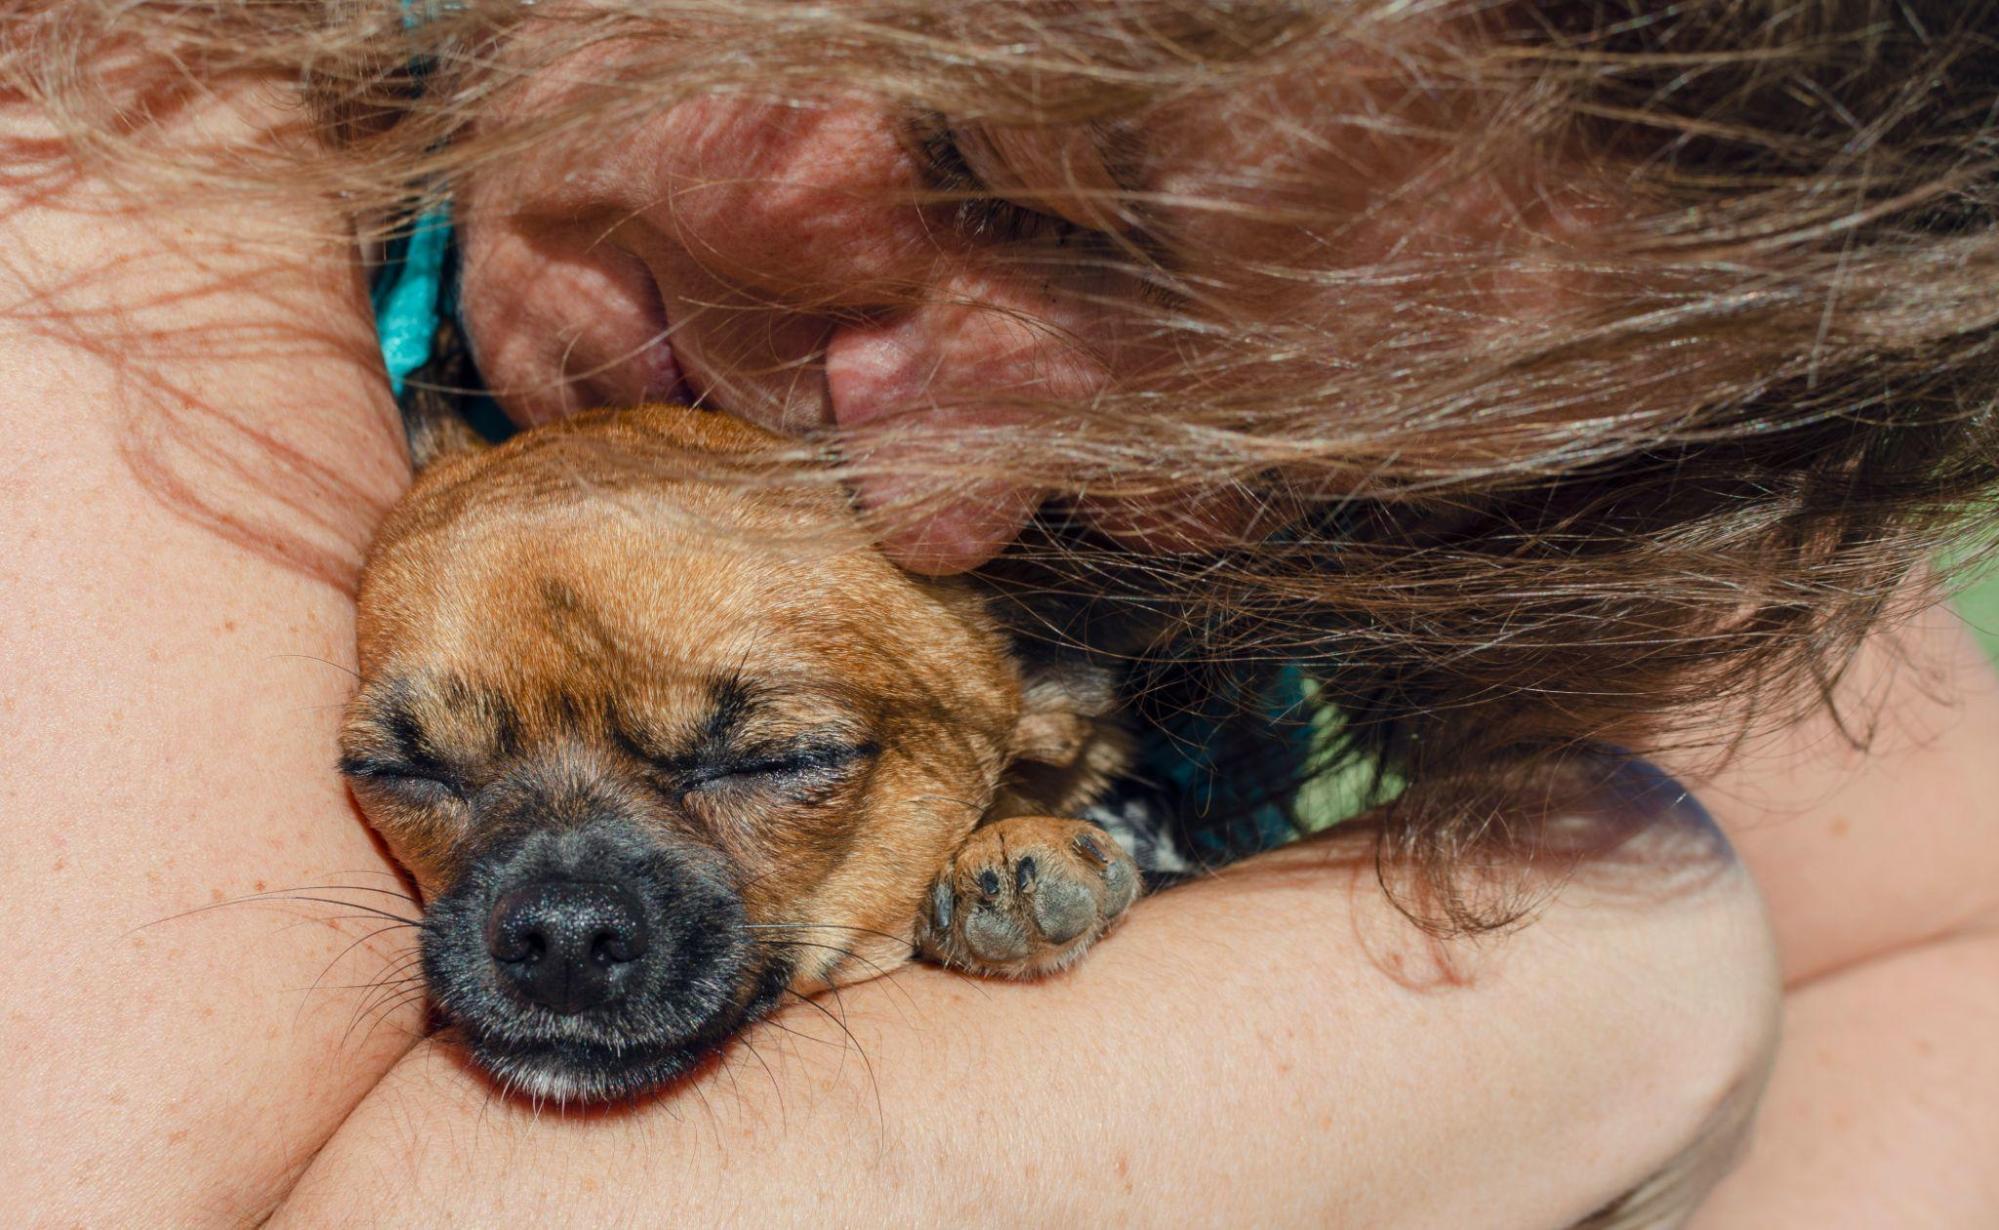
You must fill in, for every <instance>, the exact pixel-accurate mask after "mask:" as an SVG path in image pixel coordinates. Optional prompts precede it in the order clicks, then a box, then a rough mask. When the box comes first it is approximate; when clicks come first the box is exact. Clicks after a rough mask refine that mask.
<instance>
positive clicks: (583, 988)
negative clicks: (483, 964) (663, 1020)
mask: <svg viewBox="0 0 1999 1230" xmlns="http://www.w3.org/2000/svg"><path fill="white" fill-rule="evenodd" d="M646 943H647V936H646V923H645V913H644V911H643V910H641V909H640V908H639V904H638V902H637V901H635V900H633V899H632V896H631V894H630V893H627V892H625V891H624V890H623V889H621V888H618V887H615V886H613V885H610V884H594V883H586V882H581V881H576V880H542V881H538V882H536V883H533V884H528V885H525V886H523V887H521V888H516V889H514V890H513V891H511V892H509V893H506V894H504V895H503V896H501V898H500V899H499V900H498V901H497V902H495V903H494V905H493V912H492V914H490V915H489V916H488V917H487V919H486V951H487V952H489V953H491V954H492V957H493V964H494V965H496V966H497V967H499V971H500V977H501V979H502V981H504V982H507V983H509V984H510V985H512V986H513V987H514V988H515V989H516V990H518V991H519V992H520V993H521V994H522V995H524V996H526V997H527V998H528V999H530V1000H532V1001H533V1002H535V1003H537V1004H540V1005H541V1006H542V1007H544V1008H547V1009H549V1010H550V1011H553V1012H561V1013H577V1012H585V1011H588V1010H589V1009H591V1008H596V1007H601V1006H602V1005H604V1004H607V1003H611V1002H613V1001H615V1000H617V999H620V998H622V997H623V996H624V994H625V992H626V990H627V988H628V987H629V985H630V984H631V983H632V982H633V981H634V980H635V978H636V975H637V971H638V966H639V961H640V958H642V957H644V956H645V954H646Z"/></svg>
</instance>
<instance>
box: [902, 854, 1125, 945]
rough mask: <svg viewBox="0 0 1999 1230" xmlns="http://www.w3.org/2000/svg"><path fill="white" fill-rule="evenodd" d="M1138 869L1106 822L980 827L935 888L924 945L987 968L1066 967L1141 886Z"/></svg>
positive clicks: (920, 930)
mask: <svg viewBox="0 0 1999 1230" xmlns="http://www.w3.org/2000/svg"><path fill="white" fill-rule="evenodd" d="M1138 888H1139V877H1138V869H1137V867H1136V866H1135V865H1134V864H1133V863H1132V861H1131V857H1130V856H1129V855H1127V854H1126V853H1125V852H1124V849H1123V847H1121V846H1119V845H1118V844H1117V843H1116V842H1114V841H1112V840H1111V839H1110V838H1109V837H1108V836H1107V835H1106V834H1105V833H1104V832H1103V830H1102V829H1099V828H1097V827H1096V826H1094V825H1090V824H1085V823H1083V822H1082V821H1080V820H1057V819H1052V818H1050V817H1046V816H1016V817H1014V818H1012V819H1008V820H999V821H995V822H994V823H992V824H989V825H986V826H985V827H984V828H981V829H978V830H977V831H975V832H974V833H973V834H972V835H971V837H970V838H968V839H967V840H966V842H965V844H964V846H963V847H962V848H961V849H960V850H959V851H958V853H957V854H956V855H955V856H953V858H952V860H951V863H950V865H949V866H948V867H946V868H945V869H944V872H943V874H942V875H941V876H939V877H938V880H937V883H936V884H935V885H934V886H933V887H932V889H931V892H930V903H929V909H928V911H927V917H925V918H923V919H921V920H920V921H919V925H918V927H917V934H918V945H919V947H920V948H921V949H922V950H923V953H924V955H926V956H928V957H930V958H932V959H934V960H937V961H941V962H942V963H944V964H946V965H951V966H956V967H958V968H960V969H968V970H972V971H974V972H977V973H982V974H1000V975H1014V976H1025V975H1032V974H1040V973H1046V972H1048V971H1050V970H1056V969H1061V968H1062V967H1063V966H1065V965H1068V964H1069V963H1070V962H1072V961H1074V960H1075V959H1076V958H1077V957H1080V956H1081V955H1082V954H1083V952H1084V950H1085V949H1087V948H1088V947H1089V946H1090V945H1091V944H1093V943H1095V942H1096V940H1097V939H1098V938H1100V937H1101V936H1102V935H1103V934H1104V933H1105V932H1106V931H1108V930H1109V929H1110V928H1111V926H1112V925H1113V924H1115V923H1116V922H1117V920H1118V919H1119V918H1120V917H1122V916H1123V914H1124V912H1125V910H1126V909H1127V908H1128V907H1129V906H1130V905H1131V903H1132V901H1133V900H1134V899H1135V898H1136V897H1137V896H1138Z"/></svg>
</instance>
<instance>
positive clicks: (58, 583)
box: [0, 86, 418, 1225]
mask: <svg viewBox="0 0 1999 1230" xmlns="http://www.w3.org/2000/svg"><path fill="white" fill-rule="evenodd" d="M294 117H295V112H294V111H293V110H292V109H291V108H290V107H289V106H288V105H286V104H284V103H283V102H282V101H281V100H279V99H278V97H277V96H276V94H275V93H270V94H266V93H264V92H262V91H261V90H258V89H256V88H255V87H254V86H251V87H246V88H245V89H244V90H242V91H237V90H234V89H230V90H227V91H225V93H224V94H222V95H208V96H204V97H198V98H195V99H192V100H190V101H189V102H188V104H187V106H186V108H185V109H184V110H180V111H178V112H175V113H173V114H171V115H169V114H166V113H164V112H156V113H155V118H156V119H157V120H158V121H159V122H160V123H161V124H162V125H163V129H162V132H161V133H160V140H161V141H162V142H163V143H166V144H167V145H168V146H170V147H176V148H187V149H189V150H192V149H194V148H196V147H204V148H209V147H213V145H215V144H217V143H223V144H231V143H234V144H240V145H242V146H243V147H245V148H257V147H259V146H261V145H262V144H263V143H264V142H266V141H268V140H277V139H281V138H282V137H283V135H284V134H285V133H286V132H287V131H288V129H289V126H290V125H291V123H292V122H293V119H294ZM176 143H178V144H176ZM0 164H4V166H5V167H6V172H5V175H4V177H0V301H4V303H5V310H4V312H0V376H4V378H0V407H4V411H0V422H4V423H5V424H6V426H7V433H6V454H7V461H6V463H5V467H4V478H0V526H4V529H0V539H4V542H5V546H6V549H5V551H4V553H0V593H4V594H5V595H6V597H5V600H4V601H0V748H4V753H0V764H4V769H0V816H4V817H5V823H4V824H0V920H4V926H5V928H6V932H7V934H8V936H9V951H10V952H12V953H13V954H14V961H13V962H11V963H10V965H11V973H10V976H9V977H8V979H7V982H6V986H5V989H4V990H0V1052H4V1053H5V1054H6V1055H7V1057H8V1059H7V1064H8V1068H7V1074H6V1078H5V1079H4V1080H0V1123H4V1125H5V1126H4V1128H0V1137H5V1139H7V1140H8V1141H9V1144H8V1145H7V1147H6V1148H4V1149H0V1175H4V1177H5V1180H6V1183H5V1186H6V1188H7V1191H8V1193H9V1197H8V1198H9V1202H10V1208H11V1209H12V1210H14V1212H13V1213H12V1214H10V1216H13V1217H18V1216H26V1217H28V1218H29V1220H31V1221H33V1222H35V1223H37V1224H94V1225H115V1224H124V1225H131V1224H155V1225H169V1224H171V1225H200V1224H241V1223H244V1222H249V1221H253V1220H255V1219H256V1218H258V1217H259V1216H261V1215H262V1213H263V1212H264V1211H266V1210H268V1209H269V1207H270V1206H271V1205H272V1204H273V1203H274V1202H275V1201H276V1200H277V1199H278V1198H279V1196H280V1195H281V1194H282V1193H283V1192H284V1191H285V1190H286V1189H288V1187H289V1186H290V1184H291V1182H292V1179H293V1178H294V1176H295V1175H296V1173H297V1171H298V1169H299V1168H300V1167H302V1166H303V1164H304V1163H305V1161H306V1160H308V1159H309V1158H310V1156H311V1154H312V1152H313V1151H314V1150H315V1149H316V1148H317V1147H318V1145H319V1144H320V1142H321V1141H323V1140H324V1139H325V1138H326V1136H327V1135H328V1134H330V1133H331V1132H332V1130H333V1128H334V1126H335V1125H337V1124H338V1123H339V1122H340V1120H341V1118H342V1117H343V1116H344V1115H345V1114H346V1113H347V1112H348V1110H349V1109H350V1108H351V1107H352V1106H353V1105H354V1103H355V1102H356V1101H357V1100H358V1099H359V1098H360V1096H361V1095H362V1093H363V1092H364V1091H365V1090H366V1089H367V1088H368V1086H370V1085H371V1084H372V1083H373V1082H374V1081H375V1079H376V1078H377V1077H379V1075H380V1074H381V1073H382V1072H383V1071H384V1070H386V1069H387V1067H388V1066H389V1064H390V1063H391V1062H392V1060H393V1059H394V1058H395V1057H396V1056H397V1055H398V1054H400V1053H401V1052H402V1050H404V1049H405V1048H407V1047H408V1046H409V1044H410V1042H411V1040H412V1038H413V1036H414V1034H415V1031H416V1025H417V1023H418V1017H417V1014H416V1012H415V1010H414V1008H413V1006H410V1005H404V1006H402V1007H401V1009H400V1010H399V1011H392V1012H387V1013H383V1014H380V1015H381V1016H382V1019H381V1021H380V1022H379V1027H378V1028H372V1029H371V1028H370V1027H371V1026H373V1025H375V1024H376V1021H375V1016H376V1015H377V1014H373V1013H369V1014H365V1015H363V1017H362V1019H361V1024H360V1025H359V1026H358V1027H355V1028H353V1029H351V1030H350V1028H349V1026H350V1022H352V1021H354V1020H355V1018H356V1013H357V1011H359V1010H361V1009H362V1008H363V1007H364V1005H365V1004H366V1003H367V1002H368V999H367V994H368V993H367V992H366V991H365V990H362V989H354V984H366V983H369V982H371V981H373V980H374V979H377V978H379V977H381V976H382V975H383V973H384V971H385V970H386V969H387V968H388V967H389V966H390V964H391V963H392V962H393V961H394V960H395V959H396V958H397V954H398V953H399V951H401V945H399V944H398V943H396V942H395V941H396V940H397V938H398V933H397V932H394V931H391V932H388V933H385V934H381V935H378V936H376V937H375V938H374V939H372V940H368V941H366V942H363V943H360V944H359V945H358V946H356V947H352V948H351V949H350V945H353V944H355V942H356V941H357V940H362V939H363V937H365V936H367V935H368V933H369V932H372V931H375V930H377V927H378V924H380V923H381V922H382V921H383V920H381V919H379V918H378V917H376V916H374V915H371V914H369V913H368V912H367V909H366V908H365V907H367V906H369V905H371V904H372V903H376V902H386V903H389V906H390V908H391V909H400V908H402V906H403V904H404V903H402V902H401V901H400V899H399V897H398V896H396V895H384V894H383V893H382V892H381V890H382V889H384V888H387V889H393V888H394V887H395V885H396V883H397V882H396V880H395V878H394V876H393V874H392V869H391V867H390V865H389V863H388V861H387V859H386V858H385V857H384V856H383V855H382V854H381V853H380V852H379V851H378V850H377V848H376V847H375V845H374V843H373V842H372V841H371V840H370V838H369V836H368V833H367V831H366V829H365V827H364V826H363V825H362V824H361V823H360V820H359V818H358V817H357V816H356V814H355V812H354V810H353V807H352V804H351V803H350V802H349V800H348V798H347V796H346V793H345V791H344V790H343V789H342V787H341V785H340V783H339V781H338V779H337V777H336V775H335V773H334V771H333V764H332V762H333V758H334V753H333V746H334V732H335V729H336V727H337V722H338V717H339V712H340V705H341V703H342V701H343V700H344V698H345V696H346V694H347V691H348V690H349V687H350V682H351V681H350V679H349V677H348V675H347V674H346V673H344V672H343V669H342V668H343V667H350V666H351V662H352V654H353V629H352V618H353V603H352V599H351V597H350V596H349V595H348V593H347V592H345V590H344V589H343V581H345V580H351V574H352V571H353V569H354V567H355V566H356V564H357V563H358V560H359V555H360V551H361V549H362V547H363V545H364V544H365V542H366V540H367V535H368V533H369V530H370V528H371V527H372V524H373V522H374V520H375V519H376V518H377V517H378V516H379V513H380V510H381V509H382V508H384V507H385V506H386V505H387V503H388V502H389V501H390V500H392V499H393V498H394V495H395V493H396V492H397V491H398V490H399V488H400V486H401V485H402V483H403V482H404V481H406V469H407V467H406V463H405V462H404V460H403V458H402V449H401V442H400V439H399V436H398V434H397V432H396V430H395V424H394V417H393V414H394V410H393V407H392V406H391V405H390V403H389V400H388V397H387V392H386V389H385V388H384V387H383V381H382V378H381V376H380V374H379V360H378V358H377V357H376V356H375V354H374V341H373V337H372V331H371V329H370V327H369V324H368V321H367V318H366V316H365V313H364V311H363V307H364V304H365V300H364V297H363V296H362V295H361V293H360V285H359V278H358V272H357V269H356V265H355V262H354V260H353V258H352V256H351V250H352V249H351V244H349V243H347V242H345V241H344V230H345V227H344V223H343V222H342V220H341V217H340V215H339V213H338V212H337V211H336V210H334V209H333V208H331V207H330V205H329V204H328V203H324V202H322V203H313V202H299V201H294V202H291V203H290V204H289V205H287V204H285V203H283V202H277V201H272V200H242V201H238V200H236V199H234V197H233V196H232V195H231V194H226V193H221V192H216V191H212V190H211V191H204V192H201V193H197V194H195V195H194V196H193V197H192V198H191V199H182V200H179V201H176V200H174V199H173V198H172V197H171V195H170V194H169V193H166V192H163V191H160V190H159V187H158V185H157V184H153V183H148V182H147V181H146V180H145V177H144V176H137V177H135V182H136V183H137V184H139V185H142V186H140V187H138V188H137V189H136V190H134V191H131V192H126V191H122V190H121V189H120V188H119V187H118V186H117V185H115V184H112V183H110V182H107V181H106V180H104V179H103V178H102V177H101V176H99V175H96V174H94V173H92V172H91V171H90V169H88V168H85V167H81V166H78V165H77V164H75V163H73V162H72V161H70V159H69V158H68V156H67V154H66V153H65V152H64V147H63V144H62V142H60V141H59V140H58V139H57V138H56V136H55V134H54V133H52V132H51V131H50V130H49V129H48V128H47V126H46V125H45V124H44V122H43V120H42V118H41V116H40V115H39V114H38V113H37V112H35V111H34V110H33V109H31V108H28V107H25V106H23V105H21V104H19V103H15V102H8V101H7V100H5V98H4V96H0ZM329 877H330V878H329ZM334 882H338V883H340V884H343V885H348V886H358V887H354V888H352V889H341V890H338V891H324V890H322V891H317V892H310V893H305V894H302V895H304V896H307V897H318V898H321V899H323V900H324V901H333V900H334V899H339V900H342V901H345V902H347V903H349V904H347V905H338V904H324V903H321V902H315V901H311V900H294V899H287V900H265V901H263V902H262V903H261V904H252V905H228V906H223V907H222V908H208V907H217V906H219V905H221V903H224V902H233V901H236V900H238V899H241V898H245V897H249V896H252V895H255V894H258V893H276V892H279V891H281V890H290V889H299V888H303V887H305V886H321V885H327V884H329V883H334ZM189 911H199V912H195V913H188V912H189ZM308 988H314V989H311V990H308ZM384 1006H385V1007H386V1006H387V1005H386V1004H385V1005H384Z"/></svg>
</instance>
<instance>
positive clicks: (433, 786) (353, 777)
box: [340, 756, 465, 799]
mask: <svg viewBox="0 0 1999 1230" xmlns="http://www.w3.org/2000/svg"><path fill="white" fill-rule="evenodd" d="M340 772H341V773H342V774H343V775H344V776H346V777H347V778H348V779H349V780H350V781H354V782H359V783H365V784H367V785H372V786H379V787H382V788H384V789H389V790H397V791H401V792H403V793H405V794H412V793H419V792H425V793H427V792H434V791H442V792H444V793H446V794H449V795H451V796H452V797H454V798H460V799H462V798H464V797H465V786H464V783H463V782H460V781H459V780H458V779H457V778H455V777H450V776H447V775H445V774H442V773H437V772H433V771H429V770H424V769H417V768H414V767H413V766H410V765H406V764H402V763H399V762H395V761H387V760H375V759H371V758H368V757H365V756H342V757H341V758H340Z"/></svg>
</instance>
